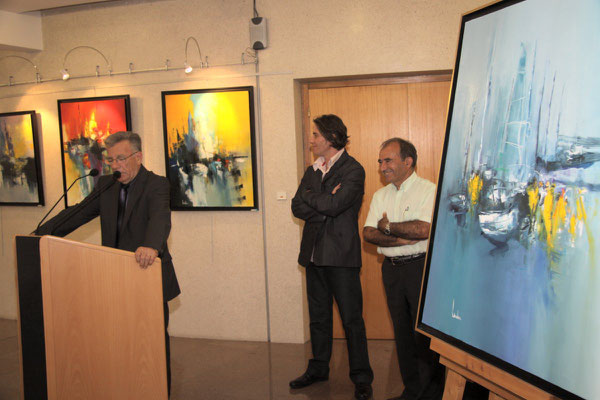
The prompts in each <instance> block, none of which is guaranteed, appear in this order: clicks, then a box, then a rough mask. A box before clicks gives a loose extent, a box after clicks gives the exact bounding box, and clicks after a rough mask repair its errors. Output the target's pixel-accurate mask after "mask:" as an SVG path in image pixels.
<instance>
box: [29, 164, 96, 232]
mask: <svg viewBox="0 0 600 400" xmlns="http://www.w3.org/2000/svg"><path fill="white" fill-rule="evenodd" d="M99 173H100V171H98V170H97V169H96V168H92V170H91V171H90V172H88V173H87V174H85V175H82V176H80V177H79V178H77V179H75V180H74V181H73V183H71V185H69V187H68V188H67V190H66V191H65V192H64V193H63V194H62V196H60V197H59V198H58V200H56V203H54V205H53V206H52V208H51V209H50V211H48V212H47V213H46V215H44V218H42V220H41V221H40V222H39V224H37V226H36V227H35V230H34V231H33V232H31V234H34V233H35V232H37V230H38V229H40V225H42V222H44V220H45V219H46V218H47V217H48V215H50V213H51V212H52V210H54V208H55V207H56V206H57V205H58V202H59V201H60V200H61V199H62V198H64V197H65V196H66V195H67V192H68V191H69V190H70V189H71V188H72V187H73V185H74V184H75V182H77V181H78V180H80V179H83V178H86V177H88V176H98V174H99Z"/></svg>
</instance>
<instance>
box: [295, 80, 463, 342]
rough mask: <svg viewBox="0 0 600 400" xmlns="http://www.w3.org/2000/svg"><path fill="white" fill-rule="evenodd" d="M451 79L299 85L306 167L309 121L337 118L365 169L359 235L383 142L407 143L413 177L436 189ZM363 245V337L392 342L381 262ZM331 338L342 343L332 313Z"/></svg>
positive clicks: (377, 180)
mask: <svg viewBox="0 0 600 400" xmlns="http://www.w3.org/2000/svg"><path fill="white" fill-rule="evenodd" d="M450 79H451V76H450V74H449V73H448V72H446V71H444V72H443V73H435V74H431V75H416V76H415V75H413V76H401V77H394V78H390V77H386V78H381V79H377V78H373V79H367V80H364V79H363V80H360V81H356V80H354V81H331V82H314V83H304V84H303V87H302V89H303V90H302V93H303V96H302V97H303V113H304V116H303V122H304V123H303V126H304V135H305V136H304V144H305V147H304V155H305V163H306V165H307V166H308V165H309V164H311V163H312V162H313V157H312V154H311V153H310V150H309V149H308V146H307V143H308V141H307V138H308V135H310V134H311V133H312V120H313V119H314V118H316V117H317V116H319V115H321V114H336V115H338V116H339V117H340V118H341V119H342V120H343V121H344V123H345V124H346V126H347V128H348V135H349V136H350V142H349V144H348V146H347V148H346V149H347V151H348V152H349V154H351V155H352V156H353V157H354V158H356V159H357V160H358V161H359V162H360V163H361V164H362V166H363V167H364V168H365V172H366V181H365V196H364V200H363V205H362V208H361V210H360V214H359V219H358V221H359V226H360V231H362V227H363V225H364V223H365V219H366V218H367V214H368V212H369V205H370V204H371V198H372V197H373V193H375V191H377V190H378V189H379V188H381V187H383V186H384V185H385V183H384V181H383V179H382V177H381V175H380V173H379V169H378V164H377V158H378V156H379V148H380V145H381V143H382V142H383V141H384V140H386V139H389V138H391V137H395V136H398V137H401V138H404V139H407V140H409V141H411V142H412V143H413V144H414V145H415V147H416V148H417V155H418V163H417V173H418V174H419V175H420V176H422V177H424V178H427V179H429V180H431V181H433V182H435V183H437V175H438V168H439V164H440V158H441V155H442V145H443V140H444V133H445V125H446V110H447V105H448V98H449V93H450ZM361 236H362V235H361ZM362 243H363V245H362V261H363V268H362V272H361V281H362V287H363V301H364V312H363V315H364V319H365V324H366V328H367V337H368V338H369V339H392V338H393V337H394V333H393V328H392V323H391V319H390V316H389V312H388V308H387V303H386V298H385V292H384V288H383V283H382V281H381V263H382V262H383V256H380V255H378V254H377V248H376V246H374V245H372V244H369V243H365V242H364V241H363V242H362ZM334 337H336V338H343V337H344V331H343V328H342V324H341V321H340V318H339V314H338V312H337V309H336V310H335V317H334Z"/></svg>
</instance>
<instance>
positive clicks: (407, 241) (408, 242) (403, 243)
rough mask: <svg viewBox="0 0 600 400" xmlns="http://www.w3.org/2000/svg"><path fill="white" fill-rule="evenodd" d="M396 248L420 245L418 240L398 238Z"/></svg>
mask: <svg viewBox="0 0 600 400" xmlns="http://www.w3.org/2000/svg"><path fill="white" fill-rule="evenodd" d="M396 243H397V244H396V246H406V245H411V244H417V243H419V241H418V240H410V239H403V238H401V237H397V238H396Z"/></svg>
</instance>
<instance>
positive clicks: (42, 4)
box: [0, 0, 114, 13]
mask: <svg viewBox="0 0 600 400" xmlns="http://www.w3.org/2000/svg"><path fill="white" fill-rule="evenodd" d="M107 1H114V0H0V10H4V11H9V12H14V13H23V12H29V11H40V10H48V9H50V8H58V7H67V6H74V5H78V4H89V3H102V2H107Z"/></svg>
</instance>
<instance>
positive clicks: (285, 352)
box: [0, 319, 403, 400]
mask: <svg viewBox="0 0 600 400" xmlns="http://www.w3.org/2000/svg"><path fill="white" fill-rule="evenodd" d="M309 356H310V344H309V343H307V344H274V343H263V342H232V341H221V340H205V339H184V338H171V368H172V370H173V382H172V393H171V399H172V400H184V399H185V400H189V399H194V400H195V399H211V400H220V399H223V400H237V399H240V400H241V399H244V400H253V399H256V400H270V399H276V400H279V399H294V400H304V399H310V400H325V399H331V400H337V399H340V400H342V399H343V400H350V399H352V398H353V393H354V385H353V384H352V382H351V381H350V379H349V378H348V358H347V352H346V342H345V341H342V340H336V341H335V343H334V350H333V358H332V360H331V372H330V376H329V381H327V382H320V383H317V384H315V385H312V386H310V387H307V388H304V389H300V390H291V389H290V388H289V386H288V382H289V381H290V380H291V379H293V378H296V377H297V376H299V375H301V374H302V373H303V372H304V369H305V367H306V360H307V359H308V357H309ZM369 356H370V357H369V358H370V359H371V366H372V368H373V372H374V374H375V381H374V382H373V391H374V399H387V398H389V397H392V396H397V395H399V394H400V393H401V392H402V389H403V386H402V380H401V378H400V372H399V370H398V364H397V361H396V354H395V349H394V344H393V342H392V341H390V340H371V341H369ZM19 390H20V375H19V355H18V345H17V323H16V321H12V320H6V319H0V400H17V399H19Z"/></svg>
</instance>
